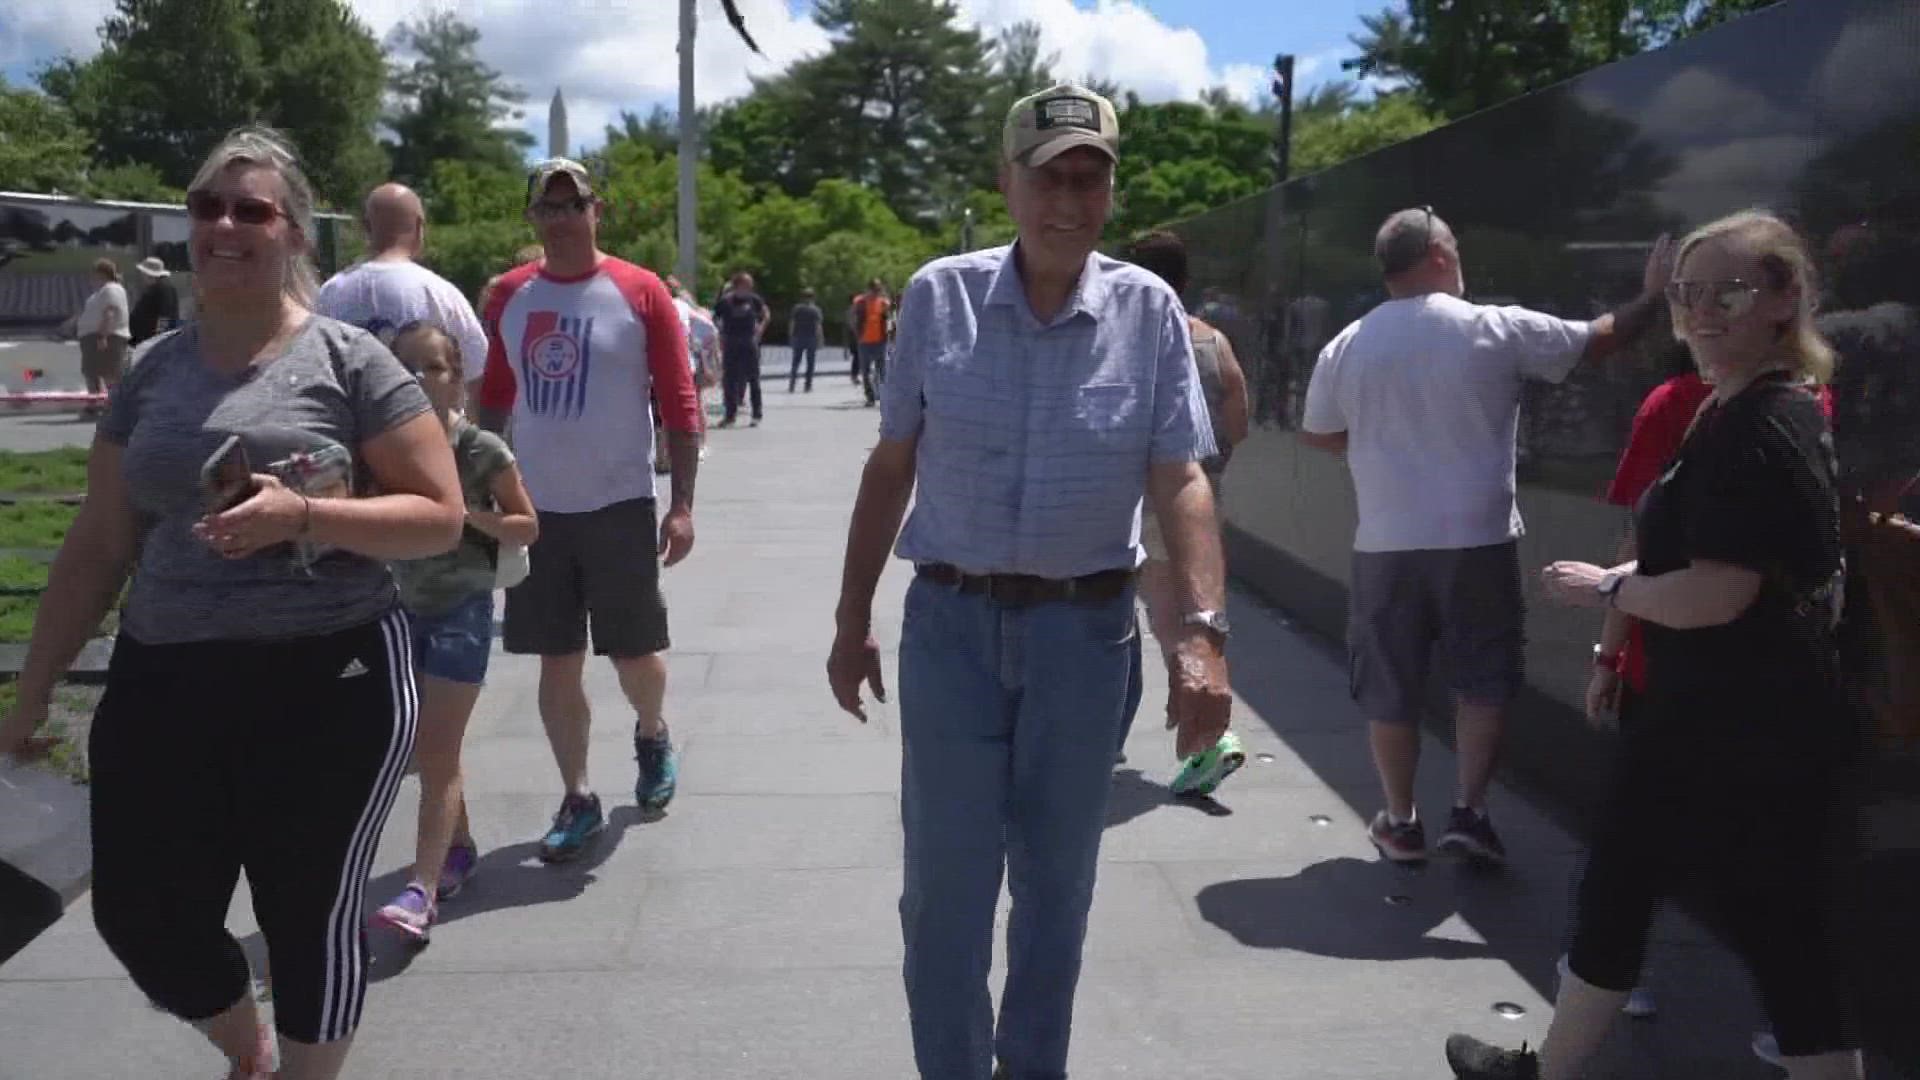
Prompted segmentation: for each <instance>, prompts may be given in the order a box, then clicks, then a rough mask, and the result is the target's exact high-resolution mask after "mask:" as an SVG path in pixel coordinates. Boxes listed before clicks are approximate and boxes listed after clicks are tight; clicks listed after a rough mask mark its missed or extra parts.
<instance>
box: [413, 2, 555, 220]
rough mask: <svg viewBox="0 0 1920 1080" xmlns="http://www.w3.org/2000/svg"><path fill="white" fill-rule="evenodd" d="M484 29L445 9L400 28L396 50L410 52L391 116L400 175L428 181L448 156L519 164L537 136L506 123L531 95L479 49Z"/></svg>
mask: <svg viewBox="0 0 1920 1080" xmlns="http://www.w3.org/2000/svg"><path fill="white" fill-rule="evenodd" d="M479 41H480V31H478V30H476V29H474V28H473V27H472V26H470V25H468V24H466V23H464V22H461V21H460V20H459V19H458V18H457V17H455V16H454V15H453V13H451V12H447V11H440V12H435V13H433V14H430V15H427V16H425V17H424V18H421V19H418V20H416V21H414V22H411V23H406V24H404V25H401V26H398V27H395V28H394V30H393V33H392V34H391V35H389V37H388V39H387V49H388V52H389V53H396V54H401V55H404V56H410V57H411V58H412V59H411V60H410V61H403V62H399V63H395V64H393V65H392V67H391V68H390V70H389V75H388V79H389V89H390V90H391V92H392V96H393V99H394V102H395V107H394V108H393V110H392V111H391V112H389V113H388V114H387V116H386V125H387V127H388V128H390V129H391V130H392V131H393V134H394V139H393V141H392V142H389V143H388V144H387V149H388V151H389V152H390V153H391V154H392V156H393V175H394V177H395V178H396V179H399V180H401V181H403V182H405V183H409V184H419V183H424V182H425V181H426V179H427V178H428V177H429V176H431V175H432V173H433V163H434V162H436V161H440V160H443V159H449V158H451V159H457V160H462V161H470V162H474V163H477V164H482V165H492V166H496V167H500V168H509V169H511V168H516V167H518V166H519V164H520V160H521V157H520V155H521V152H522V151H523V150H524V149H525V148H526V147H529V146H532V145H533V136H531V135H528V134H527V133H526V132H524V131H519V130H515V129H511V128H505V127H501V126H499V125H500V124H502V123H503V122H507V121H511V120H516V119H518V118H519V117H520V116H521V112H520V110H519V108H518V105H519V104H520V103H521V102H523V101H525V100H526V94H525V93H524V92H523V91H521V90H520V89H519V88H518V87H516V86H513V85H512V84H510V83H508V82H507V81H506V79H505V78H504V77H503V76H501V74H500V73H499V72H498V71H495V70H494V69H493V68H491V67H488V66H487V65H486V64H484V63H482V62H481V60H480V57H479V55H478V54H477V52H476V51H475V48H476V46H477V45H478V44H479Z"/></svg>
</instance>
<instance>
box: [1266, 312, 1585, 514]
mask: <svg viewBox="0 0 1920 1080" xmlns="http://www.w3.org/2000/svg"><path fill="white" fill-rule="evenodd" d="M1591 334H1592V327H1591V324H1589V323H1584V322H1569V321H1568V320H1565V319H1559V318H1555V317H1554V316H1552V315H1543V314H1541V313H1540V312H1537V311H1529V310H1527V309H1526V308H1521V307H1482V306H1480V305H1478V304H1469V303H1467V302H1466V301H1465V300H1461V299H1459V298H1458V297H1454V296H1448V295H1446V294H1443V293H1433V294H1429V295H1426V296H1418V297H1410V298H1408V299H1404V300H1389V301H1388V302H1386V303H1384V304H1381V305H1380V306H1379V307H1376V308H1374V309H1373V310H1372V311H1370V312H1368V313H1367V314H1366V315H1365V316H1364V317H1362V318H1361V319H1360V320H1359V321H1358V322H1355V323H1353V324H1352V325H1350V326H1348V327H1347V328H1346V329H1345V330H1342V331H1341V332H1340V333H1339V334H1338V335H1337V336H1336V337H1335V338H1334V339H1333V340H1332V341H1330V342H1328V343H1327V347H1326V348H1324V349H1322V350H1321V351H1320V361H1319V363H1318V364H1317V365H1315V367H1314V369H1313V378H1312V380H1311V381H1310V382H1308V384H1307V402H1306V410H1305V416H1304V418H1303V421H1302V424H1301V426H1302V428H1304V429H1305V430H1307V431H1309V432H1314V433H1317V434H1323V435H1332V434H1337V433H1339V432H1342V431H1344V432H1346V433H1347V465H1348V467H1349V468H1350V469H1352V471H1353V488H1354V495H1355V498H1356V500H1357V501H1358V503H1359V510H1360V523H1359V527H1358V529H1356V530H1355V532H1354V537H1353V547H1354V550H1355V551H1412V550H1418V549H1449V550H1452V549H1460V548H1470V547H1484V546H1486V545H1489V544H1499V543H1504V542H1506V541H1508V540H1511V539H1513V538H1514V537H1516V536H1519V535H1520V534H1521V532H1522V527H1521V522H1520V510H1519V507H1518V506H1517V505H1516V504H1515V502H1514V480H1513V457H1514V449H1513V447H1514V434H1515V432H1516V430H1517V428H1518V426H1519V419H1520V387H1521V380H1523V379H1542V380H1545V381H1547V382H1556V383H1557V382H1559V381H1561V380H1562V379H1565V378H1566V377H1567V374H1568V373H1569V372H1571V371H1572V370H1573V367H1574V365H1575V364H1576V363H1578V362H1579V359H1580V356H1581V353H1582V352H1584V351H1585V349H1586V346H1587V339H1588V337H1589V336H1591Z"/></svg>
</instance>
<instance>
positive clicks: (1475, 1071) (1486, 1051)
mask: <svg viewBox="0 0 1920 1080" xmlns="http://www.w3.org/2000/svg"><path fill="white" fill-rule="evenodd" d="M1447 1064H1448V1065H1449V1066H1451V1067H1452V1069H1453V1075H1454V1076H1455V1077H1456V1078H1457V1080H1540V1056H1539V1055H1538V1054H1535V1053H1534V1052H1533V1051H1531V1050H1529V1049H1527V1044H1526V1043H1521V1044H1520V1049H1518V1050H1502V1049H1500V1048H1499V1047H1497V1046H1490V1045H1488V1044H1487V1043H1483V1042H1481V1041H1480V1040H1479V1039H1476V1038H1474V1037H1473V1036H1471V1035H1454V1036H1450V1037H1449V1038H1448V1039H1447Z"/></svg>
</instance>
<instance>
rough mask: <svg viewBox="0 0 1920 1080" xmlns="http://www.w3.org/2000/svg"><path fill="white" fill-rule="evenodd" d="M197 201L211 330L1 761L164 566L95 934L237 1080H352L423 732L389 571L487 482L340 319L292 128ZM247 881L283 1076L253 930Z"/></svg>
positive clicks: (213, 165)
mask: <svg viewBox="0 0 1920 1080" xmlns="http://www.w3.org/2000/svg"><path fill="white" fill-rule="evenodd" d="M187 207H188V211H189V214H190V216H191V219H192V220H191V233H190V236H189V239H188V251H189V254H190V256H191V258H192V262H193V268H194V271H195V288H196V291H197V292H198V301H199V302H198V304H197V314H196V319H195V321H193V322H192V323H189V324H188V325H186V326H184V327H182V328H180V329H178V330H175V331H173V332H171V333H168V334H166V335H163V336H162V337H160V338H158V339H156V340H155V341H154V342H153V343H152V345H151V346H150V347H149V349H148V351H147V352H146V353H145V355H144V358H143V359H142V360H141V362H140V364H139V365H138V366H137V367H136V368H134V370H133V371H132V372H131V373H130V374H129V375H128V377H127V378H126V379H125V380H124V381H122V382H121V383H120V385H119V386H118V387H117V388H116V389H115V391H114V393H113V395H112V397H111V399H110V402H109V405H108V410H107V415H106V417H105V418H104V419H103V420H102V421H101V423H100V427H99V431H98V434H97V435H96V436H95V439H94V444H93V450H92V455H91V457H90V459H89V462H88V469H87V500H86V503H85V504H84V506H83V507H82V508H81V511H80V515H79V518H78V520H77V521H76V522H75V523H74V526H73V528H72V530H71V531H70V532H69V533H68V534H67V537H66V540H65V542H64V543H63V544H62V545H61V549H60V554H59V556H58V558H57V559H56V560H55V562H54V564H53V569H52V572H51V575H50V578H49V582H48V587H47V591H46V596H45V598H44V600H43V602H42V603H41V606H40V613H39V617H38V619H37V620H36V622H35V625H34V630H33V641H32V644H31V646H30V647H29V652H28V657H27V661H26V665H25V669H24V670H23V671H22V672H21V675H20V680H19V684H18V685H19V704H18V706H17V707H16V709H15V711H14V712H13V713H12V714H11V715H10V716H8V717H7V719H6V720H5V721H4V723H0V753H13V754H16V755H19V754H23V753H28V754H30V753H33V752H35V751H37V750H38V749H40V748H41V743H39V742H38V741H37V740H35V739H34V738H32V733H33V732H34V730H35V729H36V728H37V727H39V726H40V724H41V723H42V722H43V721H44V720H45V718H46V712H47V701H48V697H49V695H50V694H51V692H52V689H53V684H54V682H55V679H56V677H57V676H58V674H59V673H60V672H61V671H62V670H63V669H64V668H65V667H66V666H67V665H68V664H69V663H71V662H72V660H73V658H74V656H75V655H76V654H77V653H78V652H79V649H80V646H81V645H82V644H83V643H84V642H85V641H86V639H87V637H88V636H89V635H90V634H91V633H92V632H93V629H94V627H96V626H98V625H99V624H100V620H101V618H102V617H103V616H104V615H105V614H106V613H107V610H108V609H109V608H110V607H111V606H112V605H113V603H114V601H115V600H116V599H117V598H118V597H119V596H120V592H121V588H122V586H123V585H125V584H126V582H127V579H128V575H129V572H130V571H132V570H134V569H135V568H136V566H137V571H138V572H137V573H134V574H133V575H132V577H133V581H132V587H131V590H130V591H129V592H128V594H127V597H126V601H125V605H124V608H123V610H122V615H121V629H120V634H119V637H118V638H117V640H116V641H115V644H114V651H113V660H112V662H111V665H110V668H109V671H108V675H107V687H106V693H105V696H104V697H103V698H102V699H101V702H100V706H99V709H98V711H97V713H96V714H95V717H94V723H93V730H92V734H91V743H90V754H91V764H92V770H93V910H94V920H95V923H96V925H97V926H98V928H99V931H100V935H101V937H102V938H103V939H105V941H106V943H107V946H108V947H109V948H110V949H112V951H113V953H114V955H115V956H116V957H118V958H119V960H120V961H121V963H123V964H125V965H126V968H127V971H128V973H129V974H131V975H132V977H133V981H134V983H135V985H137V986H138V987H139V988H140V990H141V991H142V992H143V993H145V994H146V995H147V996H148V998H150V999H151V1000H152V1001H153V1002H154V1004H155V1005H156V1006H158V1007H159V1008H161V1009H163V1010H165V1011H167V1012H169V1013H172V1014H173V1015H175V1016H178V1017H180V1018H181V1019H184V1020H187V1021H189V1022H191V1023H192V1024H193V1025H194V1026H195V1027H197V1028H198V1029H199V1030H200V1031H202V1032H203V1033H204V1034H205V1035H206V1036H207V1037H208V1039H210V1040H211V1041H212V1042H213V1044H214V1045H215V1046H216V1047H218V1048H219V1050H220V1051H221V1052H222V1053H223V1054H225V1055H226V1057H227V1059H228V1062H229V1065H230V1071H229V1073H228V1075H229V1076H230V1077H233V1078H247V1077H262V1076H271V1075H278V1076H281V1077H286V1078H289V1080H327V1078H331V1077H334V1076H337V1075H338V1074H339V1071H340V1068H341V1065H342V1063H343V1061H344V1060H345V1057H346V1053H347V1047H348V1045H349V1043H350V1041H351V1037H352V1034H353V1031H354V1029H355V1026H356V1025H357V1024H358V1023H359V1020H360V1011H361V1006H362V1003H363V1000H364V996H365V985H366V951H365V939H364V920H363V916H362V912H361V907H362V902H363V893H364V891H365V888H366V878H367V868H368V864H369V862H370V861H371V859H372V858H373V851H374V847H375V845H376V842H377V841H378V839H379V837H380V832H381V828H382V827H383V826H384V824H385V823H386V818H387V812H388V810H389V809H390V808H391V807H392V804H393V799H394V795H395V793H396V791H397V790H398V788H399V785H400V779H401V776H402V775H403V773H404V772H405V769H406V764H407V757H408V754H409V753H410V751H411V750H412V745H413V733H414V718H415V712H416V707H417V706H416V698H415V693H416V692H415V689H414V682H413V670H412V663H411V659H410V655H409V650H408V627H407V622H406V617H405V615H404V614H402V612H401V610H400V608H399V605H398V598H397V595H396V590H395V587H394V583H393V579H392V577H391V575H390V574H389V572H388V570H387V566H386V564H387V562H388V561H389V560H396V559H412V558H420V557H423V556H427V555H432V554H435V553H438V552H441V551H445V550H447V549H448V548H451V547H452V546H453V545H454V544H455V543H457V542H458V540H459V537H460V528H461V519H462V513H463V506H462V502H461V493H460V482H459V479H458V477H457V476H456V474H455V470H454V463H453V455H452V452H451V451H450V450H449V448H448V446H447V438H446V434H445V432H444V431H443V430H442V428H441V426H440V424H439V422H438V421H437V420H436V419H435V418H434V414H433V410H432V407H431V405H430V404H429V403H428V400H427V396H426V394H425V393H424V392H423V391H422V390H421V388H420V385H419V383H417V382H416V381H415V380H414V378H413V377H412V376H411V375H409V374H408V373H407V371H406V370H405V369H404V368H402V367H401V366H400V364H399V362H398V361H396V360H395V359H394V358H393V355H392V354H391V353H389V352H388V351H387V349H386V348H385V346H383V345H381V344H380V342H379V341H378V340H377V339H375V338H374V337H372V336H371V335H369V334H367V333H366V332H364V331H362V330H358V329H355V328H353V327H350V326H348V325H346V324H345V323H340V322H336V321H334V320H332V319H327V318H324V317H321V316H317V315H314V314H313V313H312V310H311V304H312V302H313V298H314V293H315V282H314V272H313V266H312V263H311V260H310V258H309V250H310V245H311V243H312V237H313V193H312V190H311V188H310V187H309V186H308V184H307V180H306V177H305V176H304V175H303V173H302V171H301V169H300V166H299V164H298V161H297V159H296V158H295V156H294V153H293V151H292V149H291V148H290V147H289V146H288V145H287V143H285V142H284V141H283V140H282V139H280V138H279V137H278V136H277V135H275V134H274V133H272V132H270V131H266V130H263V129H243V130H241V131H237V132H235V133H234V134H233V135H231V136H229V137H228V138H227V139H226V140H225V141H223V142H222V143H221V144H220V146H219V147H218V148H217V149H215V150H214V151H213V153H212V154H211V155H210V156H209V157H208V158H207V160H206V163H205V164H204V165H202V166H201V169H200V172H199V175H197V176H196V177H194V180H193V184H192V187H191V189H190V190H189V193H188V196H187ZM327 475H331V476H333V477H334V480H333V482H332V483H326V482H324V477H326V476H327ZM323 488H325V489H327V490H329V491H330V492H331V493H332V494H334V495H336V496H340V495H344V496H349V497H320V496H319V495H318V494H315V492H318V491H320V490H322V489H323ZM376 492H377V493H376ZM356 496H357V497H356ZM242 871H245V873H246V876H247V883H248V888H249V890H250V892H251V894H252V899H253V909H254V913H255V915H256V916H257V917H258V920H259V924H260V929H261V931H262V933H263V935H264V937H265V939H266V944H267V950H268V957H269V960H270V962H271V966H272V970H273V986H274V1021H275V1026H276V1027H277V1028H278V1029H279V1035H280V1040H279V1057H280V1071H279V1072H278V1073H277V1074H276V1073H274V1072H273V1071H272V1070H273V1059H274V1056H275V1054H274V1050H275V1044H274V1037H273V1032H271V1031H269V1030H267V1029H266V1028H264V1027H263V1026H262V1025H261V1024H260V1022H259V1018H258V1014H257V1013H256V1011H255V1008H254V999H253V993H252V989H253V984H252V979H251V976H250V973H249V971H248V966H247V959H246V957H245V955H244V954H243V953H242V952H241V949H240V946H239V944H238V943H237V942H236V941H235V940H234V938H233V936H232V935H231V934H229V933H228V932H227V930H226V925H225V924H226V916H227V909H228V905H229V902H230V900H231V897H232V894H233V890H234V886H235V883H236V882H237V880H238V878H239V875H240V873H241V872H242Z"/></svg>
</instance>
